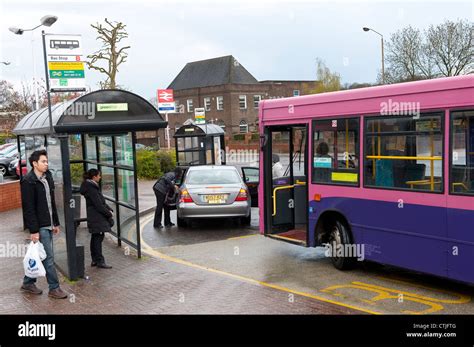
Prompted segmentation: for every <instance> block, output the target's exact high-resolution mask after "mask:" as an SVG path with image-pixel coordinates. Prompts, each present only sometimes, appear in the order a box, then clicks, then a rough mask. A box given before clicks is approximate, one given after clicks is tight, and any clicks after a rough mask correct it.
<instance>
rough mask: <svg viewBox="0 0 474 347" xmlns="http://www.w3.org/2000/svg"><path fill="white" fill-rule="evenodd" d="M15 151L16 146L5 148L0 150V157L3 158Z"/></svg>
mask: <svg viewBox="0 0 474 347" xmlns="http://www.w3.org/2000/svg"><path fill="white" fill-rule="evenodd" d="M16 151H17V146H16V145H13V146H8V147H5V148H3V149H2V150H0V157H5V156H7V155H9V154H10V153H12V152H16Z"/></svg>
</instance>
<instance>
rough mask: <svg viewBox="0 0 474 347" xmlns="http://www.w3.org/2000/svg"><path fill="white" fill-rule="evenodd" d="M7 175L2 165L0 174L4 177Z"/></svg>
mask: <svg viewBox="0 0 474 347" xmlns="http://www.w3.org/2000/svg"><path fill="white" fill-rule="evenodd" d="M7 173H8V169H7V167H6V166H4V165H0V174H1V175H2V176H6V175H7Z"/></svg>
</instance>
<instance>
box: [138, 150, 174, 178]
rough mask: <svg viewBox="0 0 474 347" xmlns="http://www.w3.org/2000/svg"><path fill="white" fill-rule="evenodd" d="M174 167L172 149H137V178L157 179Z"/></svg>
mask: <svg viewBox="0 0 474 347" xmlns="http://www.w3.org/2000/svg"><path fill="white" fill-rule="evenodd" d="M175 167H176V155H175V153H174V151H166V150H160V151H153V150H148V149H140V150H138V151H137V176H138V178H139V179H157V178H159V177H161V176H162V175H163V174H164V173H165V172H169V171H173V170H174V168H175Z"/></svg>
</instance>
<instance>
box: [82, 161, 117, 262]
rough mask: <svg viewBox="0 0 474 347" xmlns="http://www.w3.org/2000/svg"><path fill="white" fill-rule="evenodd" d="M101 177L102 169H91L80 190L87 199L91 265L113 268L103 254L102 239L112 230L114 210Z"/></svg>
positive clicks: (86, 174)
mask: <svg viewBox="0 0 474 347" xmlns="http://www.w3.org/2000/svg"><path fill="white" fill-rule="evenodd" d="M100 179H101V173H100V171H99V170H97V169H90V170H89V171H87V172H86V173H85V175H84V182H82V184H81V188H80V192H81V194H82V195H84V198H85V199H86V206H87V227H88V228H89V232H90V233H91V244H90V247H91V258H92V263H91V266H97V267H99V268H102V269H111V268H112V266H110V265H107V264H106V263H105V259H104V256H103V254H102V241H104V236H105V234H104V233H106V232H110V231H111V225H112V223H111V220H112V221H113V214H112V211H113V210H112V208H111V207H110V206H109V205H107V204H106V203H105V198H104V196H103V195H102V193H101V191H100V187H99V182H100Z"/></svg>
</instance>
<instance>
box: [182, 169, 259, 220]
mask: <svg viewBox="0 0 474 347" xmlns="http://www.w3.org/2000/svg"><path fill="white" fill-rule="evenodd" d="M177 215H178V217H177V219H178V226H179V227H186V226H187V225H188V224H189V222H190V221H191V220H195V219H209V218H235V219H238V220H240V222H241V223H242V224H244V225H249V224H250V219H251V197H250V194H249V190H248V187H247V186H246V184H245V183H244V180H243V179H242V177H241V176H240V174H239V171H238V170H237V168H235V167H234V166H227V165H221V166H218V165H199V166H191V167H189V169H187V171H186V174H185V177H184V179H183V181H182V182H181V187H180V192H179V202H178V205H177Z"/></svg>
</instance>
